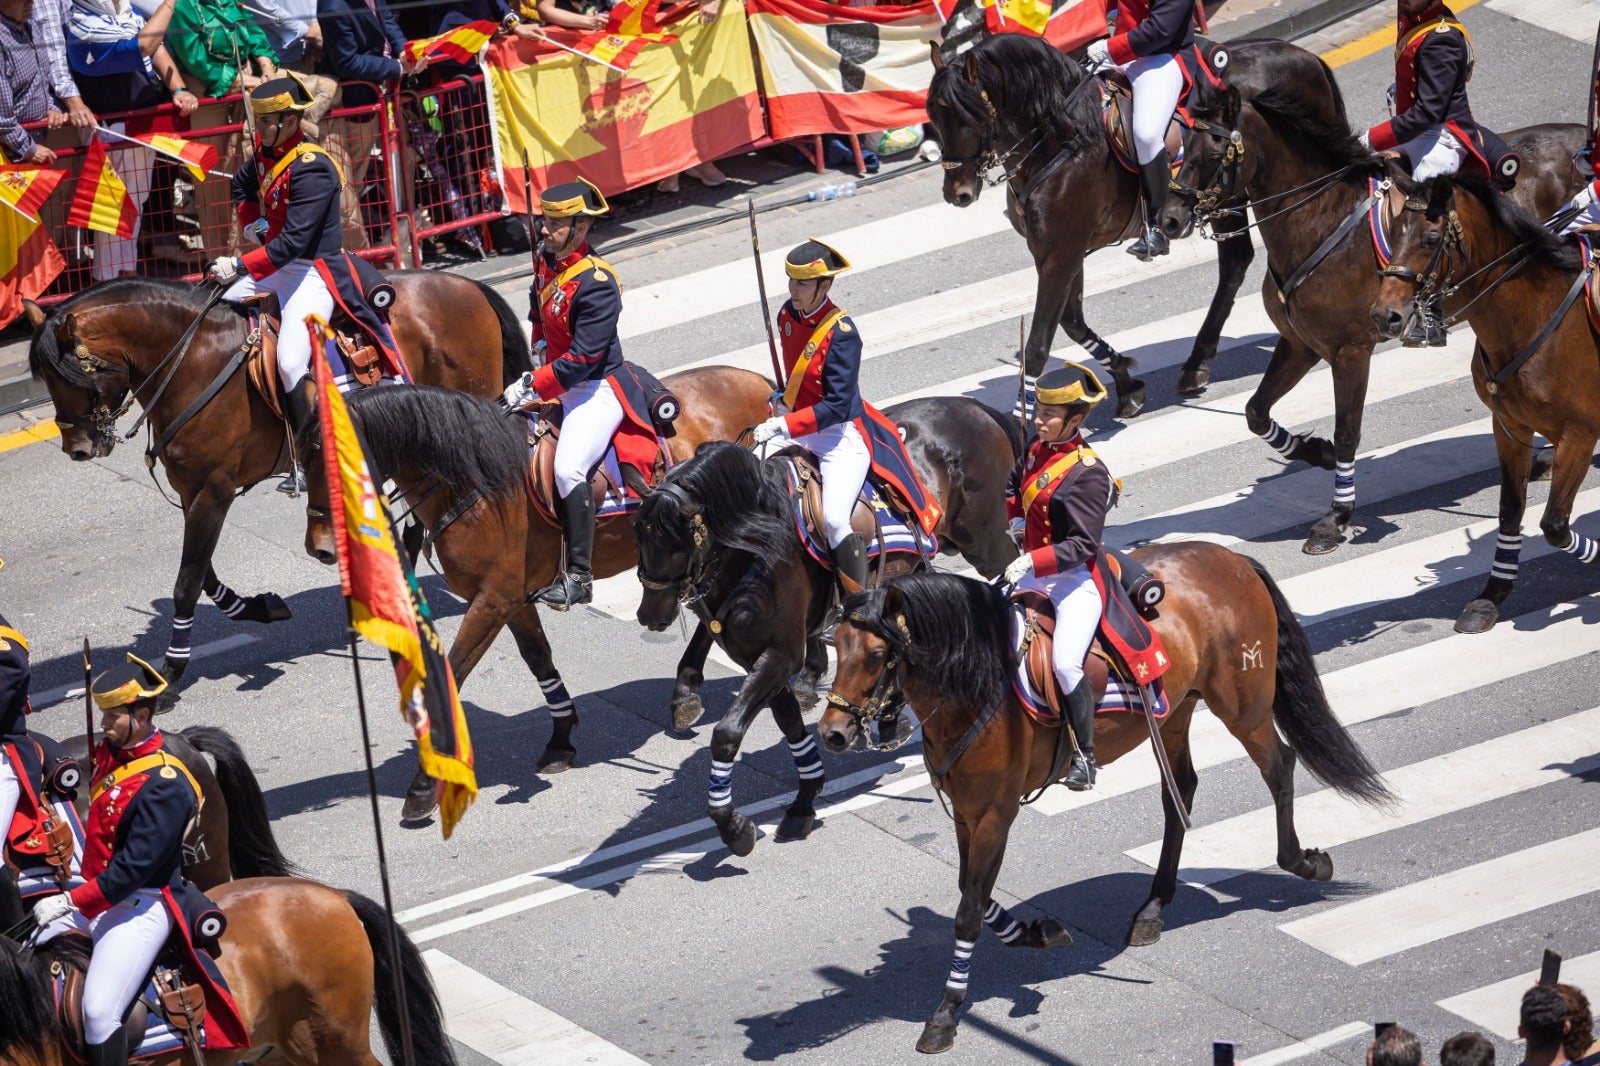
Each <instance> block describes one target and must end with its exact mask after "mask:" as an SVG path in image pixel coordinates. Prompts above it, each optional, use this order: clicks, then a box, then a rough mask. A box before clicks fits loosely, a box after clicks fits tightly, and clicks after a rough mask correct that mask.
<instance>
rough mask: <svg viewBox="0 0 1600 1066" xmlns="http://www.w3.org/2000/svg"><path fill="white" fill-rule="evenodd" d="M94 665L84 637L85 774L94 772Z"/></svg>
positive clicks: (85, 778)
mask: <svg viewBox="0 0 1600 1066" xmlns="http://www.w3.org/2000/svg"><path fill="white" fill-rule="evenodd" d="M93 673H94V667H93V666H91V665H90V664H89V638H88V637H87V636H85V637H84V638H83V776H84V780H88V779H89V778H90V777H91V776H93V774H94V693H93V692H92V691H91V689H92V688H93V687H94V682H93V679H92V675H93Z"/></svg>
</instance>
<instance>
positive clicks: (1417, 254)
mask: <svg viewBox="0 0 1600 1066" xmlns="http://www.w3.org/2000/svg"><path fill="white" fill-rule="evenodd" d="M1389 167H1390V176H1389V187H1388V188H1387V189H1386V190H1385V199H1384V204H1383V221H1384V227H1385V229H1386V230H1387V231H1388V234H1389V265H1388V266H1385V267H1381V268H1379V270H1378V276H1379V284H1378V296H1377V298H1376V299H1375V300H1373V301H1372V324H1373V325H1374V326H1375V327H1377V330H1378V335H1379V336H1380V337H1382V338H1384V339H1385V340H1393V339H1394V338H1396V337H1398V336H1400V333H1401V331H1403V330H1404V329H1405V325H1406V322H1407V321H1408V320H1409V319H1410V317H1411V315H1412V312H1413V310H1414V308H1415V306H1416V304H1417V302H1418V301H1419V300H1422V299H1426V298H1427V297H1430V296H1432V295H1434V294H1435V293H1437V292H1438V291H1439V290H1440V288H1442V287H1443V286H1444V285H1445V284H1446V282H1447V280H1448V279H1447V277H1446V275H1448V273H1449V267H1450V260H1451V258H1452V254H1453V253H1455V252H1458V251H1459V250H1460V249H1461V239H1462V238H1461V222H1460V219H1459V217H1458V216H1457V214H1456V190H1455V183H1454V182H1452V181H1451V180H1450V179H1449V178H1447V177H1439V178H1435V179H1434V180H1432V181H1430V182H1424V183H1422V184H1420V185H1419V184H1416V183H1414V182H1412V181H1410V180H1409V179H1408V178H1407V177H1406V176H1405V175H1404V173H1403V172H1402V171H1401V170H1400V169H1399V166H1398V165H1397V164H1395V163H1394V162H1392V161H1391V163H1390V164H1389Z"/></svg>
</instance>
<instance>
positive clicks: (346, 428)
mask: <svg viewBox="0 0 1600 1066" xmlns="http://www.w3.org/2000/svg"><path fill="white" fill-rule="evenodd" d="M306 328H307V329H309V330H310V331H311V347H312V352H313V353H314V354H313V355H312V359H311V363H312V367H313V372H314V374H315V378H316V388H317V414H318V418H319V420H320V422H321V425H322V456H323V462H324V464H325V469H326V472H327V476H328V502H329V510H330V512H331V516H330V517H331V519H332V522H333V532H334V539H335V541H336V542H337V545H338V554H339V587H340V589H341V590H342V591H343V592H344V595H345V602H346V603H347V604H348V605H349V609H350V625H351V626H352V627H353V628H354V629H355V631H356V632H357V633H359V634H361V635H362V636H363V637H366V638H367V639H368V640H370V641H372V642H373V643H374V644H378V645H381V646H383V647H385V648H387V649H389V654H390V657H391V658H392V659H393V660H394V672H395V679H396V681H398V682H399V685H400V713H401V715H402V716H403V717H404V718H405V719H406V721H407V722H409V723H410V725H411V728H412V730H413V732H415V734H416V737H417V751H418V755H419V757H420V761H421V763H422V770H423V772H424V773H426V774H427V775H428V776H429V777H432V778H433V779H434V780H435V781H436V782H438V789H439V825H440V828H442V829H443V830H444V835H445V838H446V839H449V837H450V834H451V833H452V832H453V831H454V830H455V827H456V823H457V822H459V821H460V820H461V816H462V815H463V814H465V813H466V811H467V808H468V807H469V806H471V805H472V801H473V800H474V799H476V798H477V795H478V778H477V774H476V772H475V771H474V769H473V754H472V738H471V737H470V736H468V734H467V718H466V714H465V713H464V712H463V711H462V709H461V698H460V696H459V695H458V694H457V692H456V681H455V676H454V675H453V674H452V673H451V671H450V660H449V659H448V658H446V657H445V652H444V643H443V642H442V641H441V640H440V639H439V634H438V633H437V632H436V631H435V630H434V627H433V617H432V615H431V613H430V612H429V610H428V601H427V600H426V599H424V598H423V595H422V590H421V589H420V588H418V586H417V577H416V574H415V573H413V572H412V570H411V568H410V567H409V566H408V565H406V563H405V558H404V556H402V555H401V554H400V552H399V550H398V549H397V546H396V545H397V542H398V539H397V538H396V536H395V533H394V526H393V523H392V521H391V519H390V515H389V501H388V498H387V497H385V496H384V494H383V492H382V491H380V490H379V488H378V486H377V484H376V483H375V481H374V480H373V477H372V473H371V471H370V470H369V468H368V466H367V450H366V444H365V442H364V441H363V440H362V439H361V433H360V430H358V429H357V428H356V425H355V423H354V422H353V421H352V420H351V418H350V409H349V408H348V407H346V406H345V402H344V396H343V395H341V394H340V392H339V387H338V384H337V383H336V382H335V381H334V380H333V373H332V371H331V370H330V369H329V367H328V360H327V358H326V357H325V356H323V355H322V354H321V353H322V352H323V351H324V349H325V347H326V345H327V341H328V337H329V334H328V324H327V323H326V322H324V321H322V320H321V319H320V318H317V317H315V316H313V317H311V318H309V319H307V321H306Z"/></svg>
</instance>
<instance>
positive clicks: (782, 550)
mask: <svg viewBox="0 0 1600 1066" xmlns="http://www.w3.org/2000/svg"><path fill="white" fill-rule="evenodd" d="M784 465H785V464H784V462H783V461H782V460H778V461H773V462H763V461H762V460H760V459H758V458H756V456H755V453H754V452H752V451H750V450H749V449H748V448H743V447H741V446H739V445H737V444H733V443H731V442H729V441H711V442H710V443H707V444H703V445H701V446H700V449H699V450H698V451H697V452H695V454H694V456H693V457H692V458H690V459H687V460H685V461H684V462H682V463H679V464H678V465H677V466H675V467H673V468H672V469H671V470H670V471H668V472H667V476H666V477H665V478H664V479H663V484H671V485H675V486H677V487H678V488H679V489H681V490H682V491H683V493H684V494H685V495H687V496H688V497H689V498H690V499H692V500H693V501H694V502H695V503H697V504H699V505H700V506H701V507H702V508H703V510H702V512H701V519H702V520H703V521H704V522H705V524H706V531H707V532H708V533H710V534H711V539H712V541H714V542H715V543H717V544H719V545H721V546H723V547H725V548H732V549H733V550H735V551H742V552H746V553H748V554H749V555H752V556H754V557H755V558H757V559H761V560H764V561H767V562H770V563H779V562H786V561H788V560H790V559H793V558H794V557H796V556H797V555H798V554H799V552H800V537H799V534H798V533H796V531H795V528H794V517H793V512H792V510H791V507H792V504H791V503H790V497H789V482H788V478H787V475H786V474H785V472H784ZM669 502H670V497H669V496H665V495H663V494H661V493H659V492H653V493H651V494H650V495H649V496H647V497H645V501H644V504H643V506H641V507H640V509H639V518H638V520H639V522H640V523H641V524H642V525H645V526H649V527H651V528H653V529H656V530H658V531H661V532H664V533H666V534H668V535H669V536H671V537H673V538H675V539H676V540H678V541H680V542H682V541H684V540H686V539H687V536H688V533H687V530H685V529H683V528H681V525H682V518H681V516H680V515H679V512H678V509H677V507H675V506H668V505H667V504H669Z"/></svg>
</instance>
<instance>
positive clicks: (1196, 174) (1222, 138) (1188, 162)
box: [1160, 87, 1259, 237]
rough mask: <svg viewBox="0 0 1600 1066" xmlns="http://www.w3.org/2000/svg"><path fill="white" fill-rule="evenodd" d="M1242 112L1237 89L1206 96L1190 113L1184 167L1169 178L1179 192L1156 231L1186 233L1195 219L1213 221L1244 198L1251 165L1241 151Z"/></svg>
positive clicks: (1243, 118) (1242, 108)
mask: <svg viewBox="0 0 1600 1066" xmlns="http://www.w3.org/2000/svg"><path fill="white" fill-rule="evenodd" d="M1244 111H1245V107H1244V103H1243V101H1242V99H1241V98H1240V96H1239V90H1238V89H1236V88H1232V87H1230V88H1228V89H1227V90H1225V91H1222V92H1213V93H1211V94H1210V95H1209V96H1207V97H1205V98H1204V100H1203V102H1202V103H1201V104H1200V105H1199V106H1198V107H1197V108H1196V109H1194V110H1193V111H1192V114H1193V116H1194V125H1193V126H1191V127H1190V128H1189V130H1188V132H1187V133H1185V134H1184V145H1183V166H1181V167H1180V168H1179V169H1178V174H1177V176H1176V177H1175V178H1174V179H1173V181H1174V183H1175V184H1176V185H1177V187H1178V190H1179V191H1178V193H1177V194H1176V195H1174V196H1171V197H1169V198H1168V200H1167V206H1166V207H1165V208H1164V209H1163V210H1162V212H1161V219H1160V222H1161V229H1162V231H1163V232H1164V233H1166V234H1167V236H1168V237H1177V236H1178V235H1179V234H1181V233H1184V232H1187V231H1188V230H1189V229H1190V227H1192V226H1193V225H1194V223H1195V218H1196V216H1200V217H1202V218H1211V217H1214V216H1215V215H1216V214H1218V213H1220V209H1221V208H1223V207H1224V206H1225V205H1227V204H1231V203H1233V202H1235V201H1237V200H1239V199H1240V198H1241V197H1242V196H1243V195H1244V189H1245V185H1246V184H1247V176H1246V173H1245V168H1246V166H1247V165H1250V166H1253V165H1254V163H1255V160H1254V158H1253V157H1251V156H1250V155H1249V154H1248V153H1247V152H1246V150H1245V140H1246V138H1245V134H1244V130H1243V129H1242V128H1241V123H1243V122H1244V121H1246V119H1245V116H1244ZM1252 114H1253V112H1252ZM1258 143H1259V142H1258Z"/></svg>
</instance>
